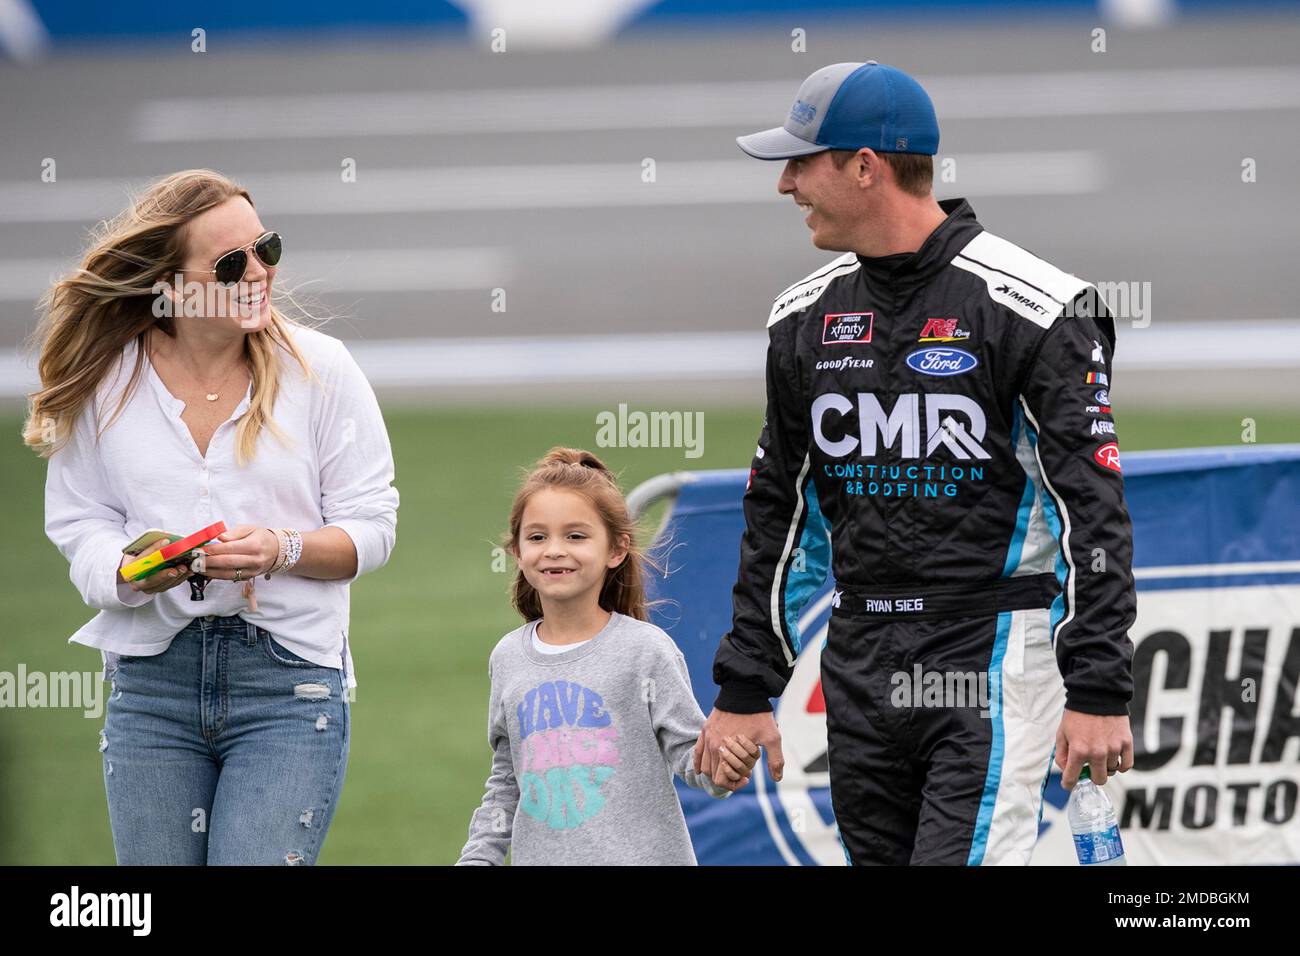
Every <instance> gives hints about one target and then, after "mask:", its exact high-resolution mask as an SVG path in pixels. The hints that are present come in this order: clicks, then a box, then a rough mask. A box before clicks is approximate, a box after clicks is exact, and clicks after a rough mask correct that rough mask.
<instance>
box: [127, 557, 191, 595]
mask: <svg viewBox="0 0 1300 956" xmlns="http://www.w3.org/2000/svg"><path fill="white" fill-rule="evenodd" d="M139 557H140V556H139V555H138V554H127V555H123V557H122V563H121V564H119V565H118V566H117V567H118V569H119V570H121V569H122V568H124V567H126V566H127V565H128V564H130V563H131V562H132V561H136V560H138V559H139ZM190 574H191V572H190V568H189V565H187V564H182V565H180V566H178V567H175V568H163V569H162V570H161V571H157V572H155V573H154V574H151V575H149V576H148V577H147V578H145V579H143V580H141V581H128V582H126V583H127V584H129V585H130V586H131V590H132V591H141V592H143V593H144V594H160V593H162V592H163V591H170V590H171V589H172V588H174V587H176V585H178V584H181V583H182V582H184V581H186V580H188V579H189V576H190ZM119 577H120V575H119Z"/></svg>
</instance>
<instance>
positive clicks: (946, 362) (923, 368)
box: [907, 348, 980, 375]
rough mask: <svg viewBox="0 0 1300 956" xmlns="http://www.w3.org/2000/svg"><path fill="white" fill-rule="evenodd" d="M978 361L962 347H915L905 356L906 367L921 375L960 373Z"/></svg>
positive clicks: (978, 361)
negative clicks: (914, 349)
mask: <svg viewBox="0 0 1300 956" xmlns="http://www.w3.org/2000/svg"><path fill="white" fill-rule="evenodd" d="M979 363H980V360H979V359H977V358H976V357H975V356H973V355H971V354H970V353H969V352H967V351H965V350H963V349H948V348H942V349H917V350H916V351H915V352H913V353H912V354H911V355H909V356H908V357H907V364H908V367H909V368H911V369H912V370H913V371H916V372H920V373H921V374H922V375H960V374H962V372H969V371H970V370H971V369H973V368H974V367H975V366H977V365H979Z"/></svg>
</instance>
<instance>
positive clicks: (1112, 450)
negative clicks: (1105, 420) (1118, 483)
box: [1092, 441, 1120, 471]
mask: <svg viewBox="0 0 1300 956" xmlns="http://www.w3.org/2000/svg"><path fill="white" fill-rule="evenodd" d="M1092 459H1093V461H1095V462H1096V463H1097V464H1099V465H1101V467H1103V468H1109V469H1110V470H1111V471H1119V470H1120V467H1119V445H1117V444H1115V443H1114V442H1113V441H1108V442H1106V444H1104V445H1102V446H1101V447H1100V448H1098V449H1097V450H1096V451H1094V452H1093V453H1092Z"/></svg>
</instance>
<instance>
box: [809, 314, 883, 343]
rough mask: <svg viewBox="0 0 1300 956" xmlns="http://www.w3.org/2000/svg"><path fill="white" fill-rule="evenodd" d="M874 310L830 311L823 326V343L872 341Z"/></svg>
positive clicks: (874, 319)
mask: <svg viewBox="0 0 1300 956" xmlns="http://www.w3.org/2000/svg"><path fill="white" fill-rule="evenodd" d="M875 321H876V314H875V313H874V312H828V313H826V318H825V324H824V325H823V326H822V345H857V344H861V343H864V342H870V341H871V328H872V326H873V325H875Z"/></svg>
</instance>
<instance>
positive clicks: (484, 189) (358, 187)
mask: <svg viewBox="0 0 1300 956" xmlns="http://www.w3.org/2000/svg"><path fill="white" fill-rule="evenodd" d="M955 158H956V160H957V180H956V182H953V183H943V184H942V185H943V186H944V187H945V188H948V189H950V190H952V191H954V192H955V194H959V195H962V196H972V197H975V196H1042V195H1061V194H1066V195H1079V194H1086V193H1094V192H1098V191H1099V190H1100V189H1101V188H1102V187H1103V186H1104V184H1105V178H1106V177H1105V167H1104V164H1103V162H1102V159H1101V156H1100V154H1098V153H1095V152H1090V151H1085V150H1065V151H1051V150H1048V151H1038V152H1030V151H1027V152H1019V153H964V154H957V155H956V156H955ZM642 170H643V167H642V158H641V157H636V158H634V159H628V160H627V161H625V162H618V163H555V164H551V165H540V164H529V165H511V166H462V167H448V166H434V167H425V168H416V169H381V168H368V167H366V166H365V164H364V163H362V165H361V166H360V167H359V169H358V174H357V181H356V182H350V183H344V182H342V181H341V180H340V176H339V174H338V172H337V171H335V170H331V171H329V172H325V171H320V172H313V171H302V172H276V173H250V174H249V175H247V176H238V175H237V174H236V178H238V179H239V180H240V182H242V183H243V184H244V185H245V186H247V187H248V188H249V190H250V191H251V192H252V194H253V195H254V196H255V197H256V199H257V208H258V210H259V211H261V212H262V213H263V215H269V216H275V215H295V216H315V215H362V214H371V215H374V214H390V213H442V212H481V211H508V210H516V209H593V208H613V207H636V206H678V205H690V206H697V205H708V204H731V203H766V202H786V203H789V202H790V200H789V199H788V198H786V197H784V196H781V195H779V194H778V193H777V191H776V182H777V178H778V176H779V175H780V172H781V169H780V165H779V164H773V163H761V162H755V161H753V160H744V159H739V160H732V159H727V160H694V161H672V160H665V161H662V162H656V164H655V167H654V181H653V182H644V181H643V180H642ZM128 185H131V186H133V187H135V188H136V189H137V190H138V189H139V187H140V186H142V185H143V184H142V183H129V184H128V183H127V182H125V181H124V180H120V179H81V180H67V181H60V182H56V183H41V182H20V181H14V180H10V181H8V182H0V222H7V223H26V222H88V221H95V220H98V219H102V218H105V217H107V216H112V215H115V214H116V213H117V212H119V211H120V210H121V209H122V208H124V207H125V205H126V203H127V191H126V190H127V186H128Z"/></svg>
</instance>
